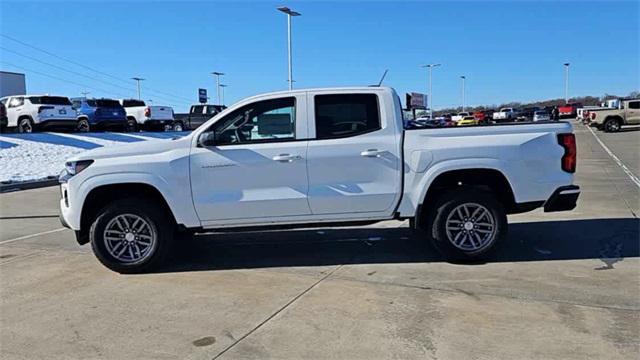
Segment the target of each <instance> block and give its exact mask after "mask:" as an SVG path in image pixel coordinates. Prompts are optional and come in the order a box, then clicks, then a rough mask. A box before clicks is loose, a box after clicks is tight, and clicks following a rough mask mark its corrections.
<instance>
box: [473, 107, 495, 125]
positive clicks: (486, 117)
mask: <svg viewBox="0 0 640 360" xmlns="http://www.w3.org/2000/svg"><path fill="white" fill-rule="evenodd" d="M473 118H474V119H476V120H478V123H479V124H488V123H489V122H490V121H491V120H492V119H493V110H482V111H476V112H474V113H473Z"/></svg>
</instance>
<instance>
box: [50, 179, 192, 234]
mask: <svg viewBox="0 0 640 360" xmlns="http://www.w3.org/2000/svg"><path fill="white" fill-rule="evenodd" d="M74 180H76V181H79V183H78V184H74ZM122 184H144V185H149V186H152V187H154V188H155V189H157V190H158V192H159V193H160V194H161V195H162V196H163V198H164V200H165V202H166V203H167V205H168V206H169V209H170V210H171V213H172V214H173V216H174V218H175V219H176V222H177V223H178V224H182V225H184V226H186V227H199V226H200V220H199V219H198V217H197V215H196V212H195V209H194V208H193V202H192V201H191V194H190V192H189V191H188V188H181V187H177V188H176V187H175V186H171V185H170V184H169V183H168V182H167V181H166V180H165V179H164V178H162V177H160V176H158V175H154V174H151V173H145V172H121V173H112V174H100V175H95V176H91V177H88V178H86V179H74V178H71V179H70V180H69V184H68V186H67V189H69V190H70V189H74V190H75V191H69V193H68V198H69V207H68V208H69V209H70V210H71V209H73V210H71V211H69V213H68V214H63V215H65V220H66V222H67V223H68V225H69V227H71V228H72V229H74V230H80V222H81V218H82V211H83V207H84V203H85V200H86V198H87V196H88V195H89V193H91V191H92V190H94V189H97V188H99V187H102V186H106V185H122ZM76 209H77V210H76ZM63 213H64V209H63Z"/></svg>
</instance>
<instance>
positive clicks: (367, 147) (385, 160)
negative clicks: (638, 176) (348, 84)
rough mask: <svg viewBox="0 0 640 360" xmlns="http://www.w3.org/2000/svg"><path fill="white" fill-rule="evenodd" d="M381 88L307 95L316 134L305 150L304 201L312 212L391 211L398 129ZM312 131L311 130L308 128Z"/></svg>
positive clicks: (397, 181)
mask: <svg viewBox="0 0 640 360" xmlns="http://www.w3.org/2000/svg"><path fill="white" fill-rule="evenodd" d="M378 96H388V97H389V99H387V100H389V101H390V104H391V103H393V101H394V100H395V99H393V98H392V97H391V96H390V95H389V94H386V93H380V94H377V93H375V92H374V93H370V94H367V93H364V94H315V95H314V96H312V95H311V94H310V95H309V103H312V104H313V106H314V110H313V111H310V114H313V116H314V124H315V136H314V137H315V138H314V139H310V141H309V149H308V151H307V157H308V160H307V164H308V168H309V205H310V206H311V211H312V213H313V214H314V215H316V214H318V215H319V214H324V215H329V214H349V216H354V215H357V216H360V217H369V216H371V217H374V216H375V217H379V216H388V215H390V214H392V212H393V210H394V207H395V205H396V204H397V202H398V198H399V194H400V191H401V176H402V172H401V171H400V169H401V160H400V157H401V153H400V151H401V149H400V145H399V144H400V143H401V141H400V138H399V136H400V135H399V134H400V133H401V131H402V129H395V128H394V127H395V126H397V124H395V122H394V121H392V119H394V116H397V115H396V114H393V113H392V111H393V110H392V109H393V107H392V106H389V107H387V108H382V109H381V108H380V106H379V104H380V103H381V102H380V101H379V99H378ZM312 135H313V134H312Z"/></svg>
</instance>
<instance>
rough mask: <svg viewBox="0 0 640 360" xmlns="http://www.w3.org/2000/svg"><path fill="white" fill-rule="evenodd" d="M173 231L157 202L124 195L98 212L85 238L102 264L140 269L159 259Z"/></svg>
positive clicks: (115, 268)
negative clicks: (87, 238) (88, 240)
mask: <svg viewBox="0 0 640 360" xmlns="http://www.w3.org/2000/svg"><path fill="white" fill-rule="evenodd" d="M173 233H174V231H173V226H172V225H171V221H169V220H168V219H167V216H166V214H165V213H164V211H163V210H162V208H161V207H160V206H157V204H154V203H153V202H150V201H147V200H145V199H126V200H117V201H115V202H114V203H112V204H111V205H109V206H107V207H105V208H104V209H102V210H101V211H100V212H99V213H98V216H97V217H96V218H95V220H94V221H93V224H92V225H91V229H90V230H89V239H90V241H91V248H92V249H93V252H94V254H95V255H96V257H97V258H98V260H100V262H101V263H102V264H103V265H104V266H106V267H108V268H109V269H111V270H113V271H116V272H119V273H141V272H147V271H149V270H152V269H153V268H155V267H157V266H158V265H159V264H161V263H162V261H163V260H164V258H165V257H166V254H167V253H168V250H169V247H170V245H171V242H172V240H173Z"/></svg>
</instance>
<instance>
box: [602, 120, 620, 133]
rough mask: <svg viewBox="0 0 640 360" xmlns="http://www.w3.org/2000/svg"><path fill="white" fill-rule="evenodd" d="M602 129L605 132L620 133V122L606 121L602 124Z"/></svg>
mask: <svg viewBox="0 0 640 360" xmlns="http://www.w3.org/2000/svg"><path fill="white" fill-rule="evenodd" d="M603 127H604V131H605V132H618V131H620V120H618V119H607V121H605V122H604V125H603Z"/></svg>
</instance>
